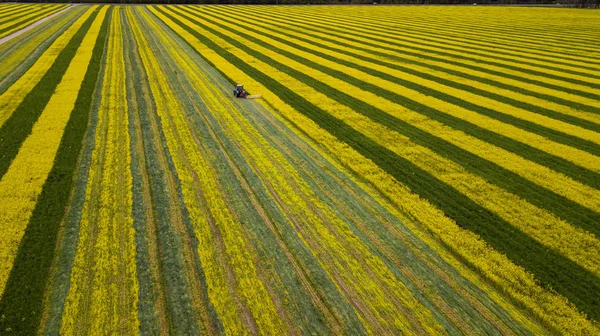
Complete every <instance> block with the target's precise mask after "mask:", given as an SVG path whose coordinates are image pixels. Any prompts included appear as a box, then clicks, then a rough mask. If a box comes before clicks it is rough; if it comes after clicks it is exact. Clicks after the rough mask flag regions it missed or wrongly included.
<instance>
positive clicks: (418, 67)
mask: <svg viewBox="0 0 600 336" xmlns="http://www.w3.org/2000/svg"><path fill="white" fill-rule="evenodd" d="M202 9H203V10H210V9H208V8H202ZM213 12H214V11H213ZM228 12H231V13H229V15H228V14H227V13H228ZM233 14H235V15H236V17H237V16H240V17H248V15H251V18H252V23H253V26H252V27H255V26H254V25H257V26H262V27H264V28H268V29H275V30H276V31H277V33H279V34H281V35H284V36H286V38H285V41H287V43H288V44H291V45H295V46H297V45H298V44H301V45H304V44H303V43H301V42H304V43H308V44H310V45H312V46H318V47H319V49H321V48H323V49H326V50H329V51H333V52H335V53H336V54H337V55H340V54H343V55H349V56H352V57H355V58H358V59H361V60H365V61H366V62H368V64H369V65H371V66H373V65H374V64H377V65H380V66H383V67H385V68H384V69H394V70H399V71H402V72H404V73H408V74H411V75H414V76H419V77H421V78H423V79H430V80H431V81H435V82H437V83H447V84H445V85H446V86H451V87H454V88H461V89H462V90H463V91H468V92H472V93H477V95H479V96H484V97H489V98H492V99H494V100H496V101H499V102H503V103H504V102H506V103H508V104H511V105H512V106H514V107H521V106H524V107H526V108H525V109H526V110H529V111H532V112H536V113H541V114H543V115H545V116H548V117H550V118H553V119H559V120H562V121H565V122H567V123H571V124H574V125H577V126H580V127H583V128H587V129H590V130H595V131H597V130H600V127H599V126H600V115H598V114H589V113H588V114H586V113H573V108H572V107H570V106H565V105H559V104H554V105H551V106H548V105H549V104H552V103H551V102H550V101H548V100H544V99H536V98H534V97H531V96H530V95H525V94H521V93H519V92H517V91H515V90H514V89H513V90H504V89H501V88H499V87H497V86H492V85H487V84H485V83H484V82H483V81H481V80H479V81H468V80H467V78H468V77H461V78H456V75H458V76H463V75H465V74H461V73H458V72H456V71H453V70H452V69H454V68H453V67H451V66H448V65H445V66H446V69H444V68H441V67H436V69H440V70H441V71H436V72H433V71H432V69H431V65H432V64H428V63H417V62H411V65H410V67H407V66H401V65H400V64H399V63H397V62H392V61H390V60H385V59H384V58H381V57H375V55H377V54H374V53H373V52H372V51H370V50H368V49H365V48H361V47H360V45H357V44H352V45H351V48H348V47H343V46H342V44H344V45H347V44H345V41H343V40H339V39H337V40H335V39H332V38H331V35H329V34H327V33H318V32H317V29H315V27H314V26H311V27H310V29H311V30H310V33H309V32H307V30H306V29H307V28H308V26H307V25H305V24H293V23H291V22H290V20H282V19H279V18H275V17H273V15H268V16H264V15H263V16H260V15H259V14H257V13H255V12H251V13H248V11H246V10H244V11H242V10H236V9H230V10H229V11H227V12H226V11H220V12H219V15H221V16H223V15H227V16H229V17H230V18H232V16H231V15H233ZM261 18H262V19H261ZM279 22H281V23H279ZM294 27H298V28H294ZM249 29H252V28H249ZM270 37H272V38H275V37H273V36H270ZM278 40H279V39H278ZM298 40H300V41H301V42H298ZM279 41H283V40H279ZM292 41H293V42H292ZM327 41H330V42H327ZM359 50H360V52H359ZM328 54H329V53H328ZM344 59H346V57H344ZM403 61H404V62H407V60H406V59H404V60H403ZM373 63H374V64H373ZM465 84H468V86H467V85H465ZM479 88H482V89H479ZM484 89H485V90H484ZM506 96H508V97H511V99H506ZM520 100H526V101H527V103H524V102H522V101H520ZM531 104H535V106H532V105H531ZM547 107H548V108H547ZM532 108H534V110H532ZM550 108H551V109H550ZM555 111H558V112H560V113H556V112H555ZM565 114H567V115H565ZM571 116H574V117H576V118H573V117H571ZM578 118H583V119H585V120H580V119H578ZM588 121H592V122H595V125H594V124H591V125H590V123H589V122H588Z"/></svg>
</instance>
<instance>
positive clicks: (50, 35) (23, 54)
mask: <svg viewBox="0 0 600 336" xmlns="http://www.w3.org/2000/svg"><path fill="white" fill-rule="evenodd" d="M86 10H87V8H86V7H85V6H77V7H76V8H73V9H72V10H70V11H69V12H67V13H65V15H63V16H60V17H58V18H57V19H56V20H50V21H47V22H45V23H43V24H41V25H40V26H38V27H36V28H35V29H33V30H31V31H30V32H28V33H26V34H24V35H22V36H20V37H19V38H17V39H13V40H11V41H9V42H7V43H4V44H2V45H0V62H2V65H3V67H2V68H0V94H1V93H3V92H4V91H5V90H6V89H8V87H10V86H11V85H12V84H13V83H14V82H15V81H17V80H18V79H19V78H20V77H21V76H22V75H23V74H24V73H26V72H27V70H29V68H30V67H31V66H32V65H33V64H35V62H37V60H38V59H39V57H40V55H42V54H43V53H44V52H45V51H46V50H47V49H48V48H49V47H50V46H51V45H52V43H54V41H56V40H57V39H58V38H59V37H60V36H61V35H63V34H65V31H66V30H67V29H69V27H70V26H71V25H72V24H73V23H74V22H75V21H76V20H77V18H79V16H81V15H82V14H83V13H84V12H85V11H86Z"/></svg>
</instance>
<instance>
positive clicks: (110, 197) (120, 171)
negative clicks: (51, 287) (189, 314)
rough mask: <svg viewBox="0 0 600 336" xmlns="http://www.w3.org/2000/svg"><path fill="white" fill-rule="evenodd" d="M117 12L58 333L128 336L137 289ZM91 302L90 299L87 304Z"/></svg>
mask: <svg viewBox="0 0 600 336" xmlns="http://www.w3.org/2000/svg"><path fill="white" fill-rule="evenodd" d="M121 27H122V26H121V21H120V15H119V11H118V9H117V11H116V12H113V15H112V21H111V26H110V35H109V39H108V49H107V51H106V52H107V58H106V59H107V61H108V62H109V64H110V65H109V66H108V67H107V68H106V73H105V74H104V88H103V90H102V98H101V102H100V108H99V112H98V129H97V133H96V134H97V136H96V139H97V147H96V149H95V150H94V152H93V154H92V167H91V172H90V178H89V182H88V187H87V192H86V193H87V200H86V202H85V205H84V207H83V210H82V219H81V224H80V226H81V227H80V236H79V242H78V248H77V250H78V251H77V254H76V256H75V261H74V265H73V271H72V274H71V281H70V284H71V285H70V292H69V295H68V296H67V300H66V303H65V305H66V307H65V312H66V314H65V315H64V316H63V320H62V325H61V333H62V334H73V333H80V332H85V333H88V332H90V331H91V332H92V333H94V331H95V332H99V331H100V330H102V331H103V332H109V333H116V334H122V335H124V334H134V333H136V332H137V330H138V328H139V321H138V319H137V300H138V299H137V294H138V290H139V289H138V284H137V275H136V271H135V264H133V263H131V262H130V261H131V260H132V259H134V258H135V245H134V229H133V225H132V224H133V219H132V214H131V206H132V201H131V198H132V195H131V184H132V181H131V175H130V170H129V168H130V167H129V165H130V160H131V159H130V153H129V151H128V149H129V138H128V136H127V135H128V124H127V105H124V104H121V102H122V101H124V100H125V97H126V95H127V93H126V84H125V65H124V62H123V45H122V35H121ZM92 298H93V299H92Z"/></svg>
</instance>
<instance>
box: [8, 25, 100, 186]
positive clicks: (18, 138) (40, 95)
mask: <svg viewBox="0 0 600 336" xmlns="http://www.w3.org/2000/svg"><path fill="white" fill-rule="evenodd" d="M96 15H97V13H94V14H93V15H92V16H91V17H90V18H88V19H87V21H86V22H85V23H84V24H83V25H82V26H81V28H80V29H79V31H78V32H77V33H76V34H75V35H73V37H72V38H71V41H69V43H68V44H67V45H66V46H65V48H64V49H63V50H62V51H61V52H60V54H59V55H58V57H56V60H55V61H54V63H53V64H52V66H51V67H50V69H48V71H47V72H46V74H44V77H42V79H40V81H39V82H38V83H37V84H36V85H35V86H34V87H33V89H32V90H31V91H30V92H29V93H28V94H27V96H25V99H23V102H21V104H20V105H19V106H18V107H17V109H16V110H15V111H14V112H13V113H12V114H11V116H10V117H9V118H8V119H7V120H6V122H5V123H4V124H3V125H2V127H0V178H2V176H4V174H6V171H8V167H9V166H10V164H11V162H12V160H13V159H14V158H15V156H17V154H18V153H19V149H20V148H21V145H22V144H23V141H25V139H26V138H27V136H29V134H31V130H32V128H33V125H34V124H35V122H36V121H37V120H38V118H39V116H40V114H42V111H44V108H45V107H46V104H47V103H48V101H49V100H50V97H52V95H53V94H54V90H55V89H56V87H57V86H58V84H59V83H60V81H61V79H62V77H63V75H64V73H65V71H67V68H68V67H69V64H70V63H71V59H72V58H73V57H74V56H75V53H76V52H77V49H78V48H79V45H80V44H81V41H82V40H83V38H84V37H85V34H86V33H87V31H88V30H89V29H90V26H91V25H92V22H93V21H94V18H96Z"/></svg>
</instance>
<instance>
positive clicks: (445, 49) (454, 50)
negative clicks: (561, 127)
mask: <svg viewBox="0 0 600 336" xmlns="http://www.w3.org/2000/svg"><path fill="white" fill-rule="evenodd" d="M336 21H337V20H336ZM355 25H356V24H353V23H347V26H349V27H352V26H355ZM358 28H359V29H363V28H362V27H358ZM378 31H382V32H381V34H378V33H377V32H378ZM388 31H389V29H388ZM369 35H370V37H371V39H372V40H376V41H379V42H384V43H386V44H388V47H389V48H390V49H395V48H397V47H401V46H403V45H415V46H419V47H422V48H419V49H421V50H423V51H427V52H433V53H437V54H442V55H445V56H447V57H455V58H460V59H464V60H472V61H475V62H479V63H483V64H488V66H491V67H494V68H498V69H501V70H503V71H510V70H512V71H518V72H521V73H528V74H529V75H528V77H536V78H540V79H544V80H545V81H551V82H555V83H563V85H565V87H569V85H568V84H567V83H571V85H575V86H576V87H577V88H579V90H582V91H583V92H588V93H589V94H594V95H597V94H598V90H597V89H598V84H600V79H598V78H594V76H593V75H591V76H590V77H588V76H587V75H576V74H570V73H567V72H565V71H559V70H554V69H552V68H549V67H540V66H528V65H526V64H523V62H519V63H517V62H514V61H513V60H512V59H509V60H508V61H502V60H497V58H495V56H494V55H492V54H488V53H478V52H474V51H471V50H472V49H473V48H468V49H467V48H460V47H452V46H450V45H448V44H446V43H443V42H431V43H427V42H424V41H422V40H421V39H418V37H419V36H418V33H417V34H414V35H413V34H411V35H410V36H407V37H402V35H393V34H390V33H388V32H384V31H383V30H382V28H379V27H377V28H373V29H371V30H369ZM509 69H510V70H509ZM550 79H552V80H550Z"/></svg>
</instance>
